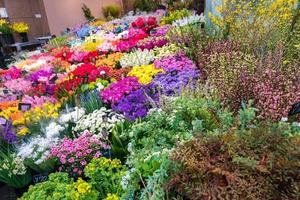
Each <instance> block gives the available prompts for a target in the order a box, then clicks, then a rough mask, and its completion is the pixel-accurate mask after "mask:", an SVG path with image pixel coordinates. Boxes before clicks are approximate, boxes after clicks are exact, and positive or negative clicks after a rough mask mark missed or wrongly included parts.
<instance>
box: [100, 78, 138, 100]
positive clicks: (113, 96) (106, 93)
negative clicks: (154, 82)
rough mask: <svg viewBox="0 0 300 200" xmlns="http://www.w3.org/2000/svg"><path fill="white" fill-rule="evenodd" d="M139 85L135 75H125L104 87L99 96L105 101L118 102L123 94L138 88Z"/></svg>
mask: <svg viewBox="0 0 300 200" xmlns="http://www.w3.org/2000/svg"><path fill="white" fill-rule="evenodd" d="M141 86H142V85H141V84H140V83H139V82H138V78H137V77H126V78H123V79H121V80H120V81H118V82H115V83H112V84H110V85H109V86H108V87H107V88H105V89H104V90H103V91H102V93H101V98H102V100H103V102H105V103H111V104H115V103H118V102H119V101H120V100H121V98H122V97H123V96H125V95H127V94H129V93H130V92H132V91H134V90H137V89H139V88H140V87H141Z"/></svg>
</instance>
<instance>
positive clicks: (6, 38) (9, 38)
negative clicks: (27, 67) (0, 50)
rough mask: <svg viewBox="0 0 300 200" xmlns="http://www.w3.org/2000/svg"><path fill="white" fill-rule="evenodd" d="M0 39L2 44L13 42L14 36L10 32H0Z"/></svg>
mask: <svg viewBox="0 0 300 200" xmlns="http://www.w3.org/2000/svg"><path fill="white" fill-rule="evenodd" d="M0 41H1V43H2V45H4V46H6V45H10V44H14V43H15V40H14V36H13V35H12V34H0Z"/></svg>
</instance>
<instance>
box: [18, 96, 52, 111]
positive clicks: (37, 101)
mask: <svg viewBox="0 0 300 200" xmlns="http://www.w3.org/2000/svg"><path fill="white" fill-rule="evenodd" d="M22 102H23V103H30V104H31V106H32V107H33V108H34V107H37V106H41V105H43V104H44V103H52V104H55V103H56V102H57V100H56V99H55V98H54V97H47V96H41V97H38V96H33V97H30V96H28V95H25V96H24V97H23V98H22Z"/></svg>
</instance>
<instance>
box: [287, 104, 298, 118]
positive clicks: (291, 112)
mask: <svg viewBox="0 0 300 200" xmlns="http://www.w3.org/2000/svg"><path fill="white" fill-rule="evenodd" d="M299 113H300V102H297V103H295V104H294V105H293V107H292V109H291V110H290V112H289V116H292V115H296V114H299Z"/></svg>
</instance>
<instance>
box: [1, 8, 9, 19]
mask: <svg viewBox="0 0 300 200" xmlns="http://www.w3.org/2000/svg"><path fill="white" fill-rule="evenodd" d="M0 17H1V18H7V17H8V15H7V12H6V8H0Z"/></svg>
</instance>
